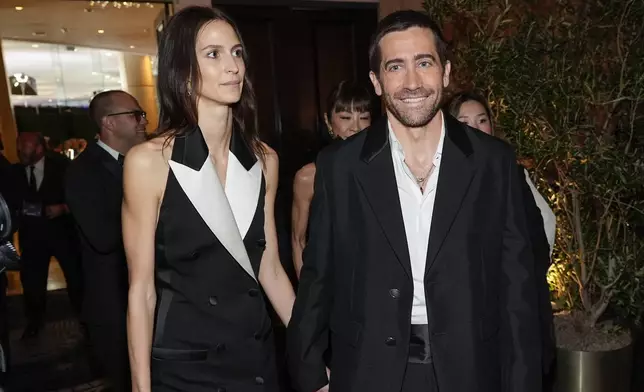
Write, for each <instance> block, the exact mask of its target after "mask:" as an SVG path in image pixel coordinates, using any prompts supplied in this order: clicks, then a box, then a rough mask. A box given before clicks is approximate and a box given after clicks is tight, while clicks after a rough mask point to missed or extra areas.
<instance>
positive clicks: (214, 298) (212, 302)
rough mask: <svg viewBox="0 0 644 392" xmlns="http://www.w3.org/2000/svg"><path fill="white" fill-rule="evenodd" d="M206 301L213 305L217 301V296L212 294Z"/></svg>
mask: <svg viewBox="0 0 644 392" xmlns="http://www.w3.org/2000/svg"><path fill="white" fill-rule="evenodd" d="M208 303H210V305H212V306H215V305H217V304H218V303H219V301H217V297H215V296H213V297H210V298H208Z"/></svg>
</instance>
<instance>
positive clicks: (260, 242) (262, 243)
mask: <svg viewBox="0 0 644 392" xmlns="http://www.w3.org/2000/svg"><path fill="white" fill-rule="evenodd" d="M257 246H258V247H260V248H266V240H265V239H263V238H260V239H258V240H257Z"/></svg>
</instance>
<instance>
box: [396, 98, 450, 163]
mask: <svg viewBox="0 0 644 392" xmlns="http://www.w3.org/2000/svg"><path fill="white" fill-rule="evenodd" d="M439 113H440V114H441V120H442V121H441V124H442V125H441V136H440V138H439V139H438V145H437V146H436V152H435V153H434V159H433V160H432V162H433V164H434V166H438V164H439V163H440V159H441V156H442V155H443V144H445V116H444V115H443V111H442V110H441V111H439ZM387 128H388V129H389V144H391V150H392V151H393V152H396V153H398V154H400V155H402V157H403V159H404V157H405V151H404V150H403V147H402V144H400V142H399V141H398V138H397V137H396V134H395V133H394V131H393V129H392V128H391V122H390V121H389V120H387Z"/></svg>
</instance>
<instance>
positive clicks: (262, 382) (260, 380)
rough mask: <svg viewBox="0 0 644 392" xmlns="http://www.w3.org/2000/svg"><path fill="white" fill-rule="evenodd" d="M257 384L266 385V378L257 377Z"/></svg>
mask: <svg viewBox="0 0 644 392" xmlns="http://www.w3.org/2000/svg"><path fill="white" fill-rule="evenodd" d="M255 384H257V385H264V379H263V378H262V377H255Z"/></svg>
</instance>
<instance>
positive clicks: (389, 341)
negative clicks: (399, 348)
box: [385, 336, 396, 347]
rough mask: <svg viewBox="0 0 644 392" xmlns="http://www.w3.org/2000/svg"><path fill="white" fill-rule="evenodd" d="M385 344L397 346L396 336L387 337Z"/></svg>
mask: <svg viewBox="0 0 644 392" xmlns="http://www.w3.org/2000/svg"><path fill="white" fill-rule="evenodd" d="M385 344H386V345H387V346H390V347H393V346H395V345H396V338H394V337H393V336H390V337H388V338H387V339H385Z"/></svg>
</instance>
